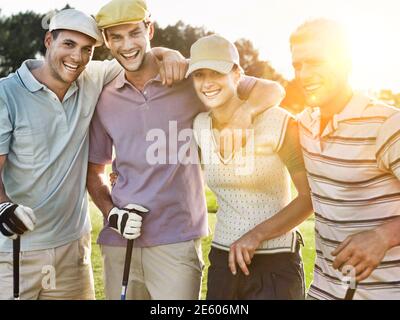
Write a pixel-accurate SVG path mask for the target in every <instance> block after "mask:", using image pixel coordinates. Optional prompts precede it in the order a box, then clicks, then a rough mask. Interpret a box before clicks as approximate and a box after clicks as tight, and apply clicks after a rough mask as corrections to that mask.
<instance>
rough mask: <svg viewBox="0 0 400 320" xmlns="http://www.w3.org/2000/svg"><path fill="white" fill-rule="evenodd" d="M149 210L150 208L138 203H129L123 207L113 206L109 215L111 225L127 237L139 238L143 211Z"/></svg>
mask: <svg viewBox="0 0 400 320" xmlns="http://www.w3.org/2000/svg"><path fill="white" fill-rule="evenodd" d="M147 212H149V210H148V209H146V208H144V207H142V206H139V205H137V204H129V205H127V206H126V207H125V208H123V209H119V208H116V207H115V208H112V209H111V211H110V213H109V215H108V222H109V226H110V227H111V228H112V229H114V230H116V231H117V232H118V233H119V234H121V235H122V236H123V237H124V238H125V239H128V240H134V239H136V238H139V236H140V230H141V227H142V217H141V216H140V215H139V214H141V213H147Z"/></svg>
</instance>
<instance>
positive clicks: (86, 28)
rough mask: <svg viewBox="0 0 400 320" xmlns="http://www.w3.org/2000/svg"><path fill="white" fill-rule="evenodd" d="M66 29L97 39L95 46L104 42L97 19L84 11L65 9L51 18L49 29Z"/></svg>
mask: <svg viewBox="0 0 400 320" xmlns="http://www.w3.org/2000/svg"><path fill="white" fill-rule="evenodd" d="M58 29H64V30H72V31H77V32H80V33H83V34H86V35H87V36H89V37H91V38H93V39H95V40H96V44H95V47H98V46H101V45H102V44H103V37H102V36H101V32H100V31H99V29H98V28H97V25H96V21H95V20H94V19H93V18H92V17H91V16H89V15H87V14H85V13H83V12H82V11H79V10H75V9H65V10H61V11H60V12H58V13H57V14H56V15H55V16H53V17H52V18H51V20H50V25H49V31H53V30H58Z"/></svg>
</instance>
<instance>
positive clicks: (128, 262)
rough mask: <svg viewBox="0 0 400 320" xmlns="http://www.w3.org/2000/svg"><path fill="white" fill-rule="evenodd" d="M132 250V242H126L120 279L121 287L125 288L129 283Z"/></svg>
mask: <svg viewBox="0 0 400 320" xmlns="http://www.w3.org/2000/svg"><path fill="white" fill-rule="evenodd" d="M132 250H133V240H128V244H127V246H126V254H125V266H124V275H123V278H122V285H123V286H125V287H126V286H128V281H129V271H130V269H131V259H132Z"/></svg>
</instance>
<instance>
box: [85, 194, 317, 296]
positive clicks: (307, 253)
mask: <svg viewBox="0 0 400 320" xmlns="http://www.w3.org/2000/svg"><path fill="white" fill-rule="evenodd" d="M206 196H207V205H208V210H209V212H210V213H209V215H208V217H209V225H210V229H211V230H212V231H213V230H214V226H215V222H216V215H215V214H214V213H215V212H216V210H217V202H216V200H215V197H214V195H213V194H212V192H211V191H209V190H207V191H206ZM90 215H91V219H92V227H93V230H92V264H93V270H94V281H95V288H96V298H97V299H98V300H102V299H104V291H103V278H102V276H103V275H102V260H101V254H100V249H99V246H98V245H97V244H96V239H97V235H98V234H99V231H100V230H101V226H102V217H101V214H100V211H98V210H97V208H96V207H95V206H94V205H93V203H92V202H90ZM300 230H301V232H302V234H303V237H304V240H305V247H304V248H303V250H302V255H303V261H304V265H305V275H306V284H307V288H308V287H309V285H310V282H311V281H312V271H313V266H314V258H315V248H314V219H312V218H310V219H309V220H307V221H305V222H304V223H303V224H302V225H301V226H300ZM211 238H212V234H211V235H210V236H209V237H207V238H205V239H203V243H202V244H203V257H204V261H205V263H206V269H205V270H204V276H203V283H202V298H203V299H204V297H205V293H206V283H207V268H208V265H209V261H208V253H209V251H210V244H211Z"/></svg>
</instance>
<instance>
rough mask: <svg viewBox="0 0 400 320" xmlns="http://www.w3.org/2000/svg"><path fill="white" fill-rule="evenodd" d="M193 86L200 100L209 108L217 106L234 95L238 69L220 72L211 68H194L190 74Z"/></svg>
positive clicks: (238, 73)
mask: <svg viewBox="0 0 400 320" xmlns="http://www.w3.org/2000/svg"><path fill="white" fill-rule="evenodd" d="M192 78H193V84H194V88H195V90H196V93H197V95H198V97H199V98H200V100H201V102H203V104H204V105H205V106H206V107H207V108H209V109H215V108H219V107H221V106H223V105H225V104H226V103H228V102H229V101H230V100H231V99H232V97H234V96H235V95H236V92H237V86H238V83H239V80H240V71H239V70H238V69H233V70H232V71H231V72H229V73H228V74H222V73H219V72H217V71H214V70H211V69H200V70H196V71H194V72H193V74H192Z"/></svg>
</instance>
